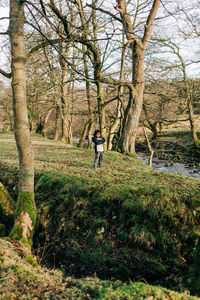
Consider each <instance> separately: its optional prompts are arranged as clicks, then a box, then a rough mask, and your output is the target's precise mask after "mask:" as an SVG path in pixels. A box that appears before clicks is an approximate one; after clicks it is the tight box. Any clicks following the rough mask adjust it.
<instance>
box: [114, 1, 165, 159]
mask: <svg viewBox="0 0 200 300" xmlns="http://www.w3.org/2000/svg"><path fill="white" fill-rule="evenodd" d="M116 3H117V6H116V9H117V10H118V11H119V13H120V16H121V20H122V23H123V27H124V32H125V34H126V37H127V40H128V45H129V47H130V48H131V51H132V83H129V84H128V87H129V91H130V93H129V102H128V105H127V107H126V110H125V113H124V120H123V125H122V130H121V137H120V141H119V150H120V151H121V152H127V153H132V154H135V139H136V134H137V127H138V123H139V118H140V114H141V110H142V103H143V94H144V80H145V78H144V77H145V76H144V55H145V50H146V48H147V46H148V44H149V41H150V38H151V33H152V29H153V24H154V20H155V17H156V14H157V12H158V9H159V7H160V0H154V1H153V5H152V8H151V10H150V12H149V16H148V18H147V21H146V24H145V30H144V34H143V37H142V39H141V41H140V40H138V39H137V38H136V35H135V24H134V22H132V19H131V16H130V14H129V13H128V12H127V2H126V1H124V0H116Z"/></svg>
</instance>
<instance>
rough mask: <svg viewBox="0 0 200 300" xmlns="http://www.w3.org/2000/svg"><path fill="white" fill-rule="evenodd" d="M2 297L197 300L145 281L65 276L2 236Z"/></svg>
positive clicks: (0, 256)
mask: <svg viewBox="0 0 200 300" xmlns="http://www.w3.org/2000/svg"><path fill="white" fill-rule="evenodd" d="M0 275H1V285H0V298H1V299H2V300H9V299H12V300H15V299H34V300H38V299H81V300H82V299H107V300H110V299H113V300H114V299H115V300H117V299H141V300H142V299H146V300H147V299H149V300H150V299H162V300H165V299H166V300H168V299H171V300H179V299H183V300H195V299H197V298H196V297H191V296H189V295H187V294H178V293H175V292H173V291H170V290H167V289H163V288H160V287H153V286H150V285H146V284H144V283H141V282H140V283H139V282H137V283H129V284H123V283H122V282H120V281H117V282H112V281H100V280H98V279H94V278H85V279H77V280H76V279H73V278H69V277H68V278H64V277H63V275H62V273H61V272H59V271H56V270H48V269H45V268H42V267H40V266H37V265H36V263H35V261H34V259H31V256H27V255H26V250H25V249H24V248H23V247H22V246H21V245H20V244H19V243H16V242H15V243H13V244H12V243H10V242H8V241H6V240H3V239H0Z"/></svg>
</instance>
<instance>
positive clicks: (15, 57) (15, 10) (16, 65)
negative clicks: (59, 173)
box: [1, 0, 37, 248]
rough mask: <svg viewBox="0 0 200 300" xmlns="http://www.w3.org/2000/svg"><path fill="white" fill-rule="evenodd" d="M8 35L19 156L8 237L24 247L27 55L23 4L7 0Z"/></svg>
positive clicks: (31, 208) (28, 214) (29, 171)
mask: <svg viewBox="0 0 200 300" xmlns="http://www.w3.org/2000/svg"><path fill="white" fill-rule="evenodd" d="M8 34H9V37H10V44H11V70H12V73H11V74H8V73H6V72H2V71H1V74H3V75H6V76H7V77H12V92H13V112H14V133H15V139H16V144H17V149H18V153H19V169H20V175H19V195H18V199H17V208H16V212H15V223H14V226H13V228H12V231H11V233H10V237H11V238H13V239H17V240H21V241H22V242H23V243H24V244H25V245H26V246H27V247H29V248H30V247H31V245H32V237H33V232H34V227H35V222H36V215H37V213H36V207H35V200H34V153H33V148H32V145H31V139H30V130H29V121H28V112H27V101H26V52H25V41H24V4H23V1H17V0H10V23H9V28H8Z"/></svg>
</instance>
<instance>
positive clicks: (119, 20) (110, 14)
mask: <svg viewBox="0 0 200 300" xmlns="http://www.w3.org/2000/svg"><path fill="white" fill-rule="evenodd" d="M86 6H88V7H90V8H93V9H95V10H98V11H101V12H103V13H104V14H107V15H109V16H111V17H112V18H113V19H115V20H116V21H118V22H120V23H122V20H121V19H120V18H118V17H117V16H115V15H114V14H112V13H111V12H110V11H107V10H105V9H103V8H100V7H95V6H93V5H91V4H86Z"/></svg>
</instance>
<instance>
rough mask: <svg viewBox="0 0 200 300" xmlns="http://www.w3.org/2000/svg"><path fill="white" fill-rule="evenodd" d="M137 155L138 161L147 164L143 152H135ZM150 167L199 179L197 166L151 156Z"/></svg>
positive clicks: (199, 171) (199, 173) (199, 174)
mask: <svg viewBox="0 0 200 300" xmlns="http://www.w3.org/2000/svg"><path fill="white" fill-rule="evenodd" d="M137 157H138V159H139V160H140V161H142V162H143V163H145V165H148V156H147V155H145V154H144V153H137ZM152 168H153V169H155V170H160V171H162V172H167V173H175V174H180V175H183V176H188V177H193V178H197V179H200V168H199V167H189V166H187V165H184V164H181V163H177V162H172V161H168V160H162V159H158V158H156V157H154V158H153V162H152Z"/></svg>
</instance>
